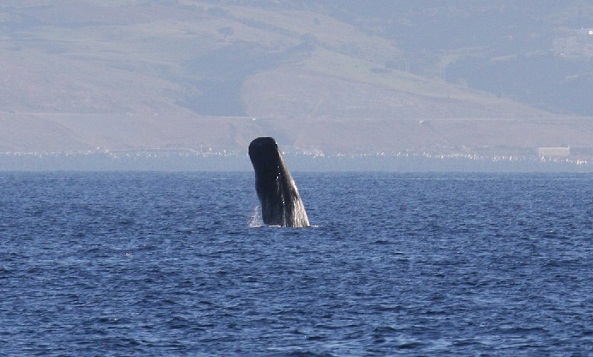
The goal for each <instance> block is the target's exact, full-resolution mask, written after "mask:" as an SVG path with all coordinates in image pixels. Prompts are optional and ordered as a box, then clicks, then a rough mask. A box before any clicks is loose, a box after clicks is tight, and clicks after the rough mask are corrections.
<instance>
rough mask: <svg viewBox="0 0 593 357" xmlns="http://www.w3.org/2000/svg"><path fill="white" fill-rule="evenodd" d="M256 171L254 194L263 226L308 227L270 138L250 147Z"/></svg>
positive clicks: (292, 186) (302, 210)
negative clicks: (258, 203) (259, 207)
mask: <svg viewBox="0 0 593 357" xmlns="http://www.w3.org/2000/svg"><path fill="white" fill-rule="evenodd" d="M249 158H250V159H251V163H252V164H253V169H254V170H255V191H256V192H257V197H258V198H259V201H260V204H261V210H262V218H263V221H264V223H265V224H268V225H276V226H281V227H308V226H309V225H310V224H309V218H308V217H307V212H306V211H305V206H304V205H303V201H302V200H301V197H300V195H299V191H298V189H297V187H296V184H295V183H294V180H293V179H292V176H291V175H290V172H289V171H288V168H287V167H286V165H285V164H284V160H283V159H282V155H281V154H280V152H279V151H278V145H277V144H276V141H275V140H274V139H273V138H270V137H260V138H257V139H254V140H253V141H252V142H251V144H249Z"/></svg>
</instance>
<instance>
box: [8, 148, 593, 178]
mask: <svg viewBox="0 0 593 357" xmlns="http://www.w3.org/2000/svg"><path fill="white" fill-rule="evenodd" d="M284 157H285V160H286V162H287V164H288V166H289V167H290V169H291V171H313V172H339V171H377V172H378V171H388V172H575V173H578V172H593V162H591V161H584V160H578V159H574V158H570V157H567V158H552V159H550V158H540V157H537V156H523V157H520V156H498V157H496V156H494V157H487V156H475V155H466V156H464V155H453V154H451V155H435V154H405V155H359V156H346V155H344V156H312V155H304V154H291V153H286V154H284ZM251 170H252V168H251V164H250V162H249V159H248V157H247V153H245V154H240V153H229V154H201V153H195V152H194V153H190V152H186V151H141V150H139V151H114V152H89V153H0V172H7V171H163V172H167V171H171V172H174V171H251Z"/></svg>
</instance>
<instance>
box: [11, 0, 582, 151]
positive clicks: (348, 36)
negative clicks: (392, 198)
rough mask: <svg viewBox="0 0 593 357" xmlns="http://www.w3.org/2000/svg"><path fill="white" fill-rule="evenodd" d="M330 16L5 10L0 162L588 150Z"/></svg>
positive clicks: (27, 4)
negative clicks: (263, 142)
mask: <svg viewBox="0 0 593 357" xmlns="http://www.w3.org/2000/svg"><path fill="white" fill-rule="evenodd" d="M329 3H330V2H325V3H324V2H315V1H302V2H299V1H297V2H291V3H286V4H283V3H278V4H279V5H278V4H277V3H275V2H270V1H247V2H245V1H226V2H225V1H223V2H220V1H216V2H212V1H190V0H187V1H153V2H145V1H127V2H126V3H125V4H122V2H120V1H99V0H86V1H85V0H59V1H32V0H22V1H21V0H19V1H16V0H6V1H3V3H2V4H0V21H1V27H0V28H1V31H2V32H1V37H0V39H1V41H0V51H1V52H0V53H1V56H0V150H1V151H20V152H29V151H40V152H43V151H51V152H53V151H63V152H72V151H88V150H105V149H109V150H118V149H142V148H168V149H170V148H180V149H192V150H195V151H197V152H206V153H209V152H240V153H242V152H244V150H245V147H246V144H247V143H248V142H249V140H250V139H251V138H253V137H255V136H258V135H274V136H275V137H277V138H278V139H279V141H281V142H282V144H283V145H284V146H285V147H287V148H288V149H289V150H299V151H302V152H309V153H319V152H324V153H331V154H353V153H354V154H373V153H377V152H388V153H395V152H400V151H418V152H421V151H432V152H456V151H468V150H470V151H471V150H472V148H476V147H482V146H488V147H496V146H505V147H507V146H508V147H518V148H531V147H537V146H546V145H548V146H554V145H564V144H570V145H579V146H585V145H588V144H587V143H586V139H585V138H587V137H591V134H592V133H593V132H591V128H590V127H589V126H588V125H585V124H584V123H586V122H583V121H582V119H581V118H577V117H571V116H567V115H563V116H559V115H557V114H553V113H551V112H548V111H546V110H543V109H536V108H534V107H531V106H529V105H526V104H522V103H519V102H517V101H513V100H511V99H508V98H504V97H502V96H497V95H493V94H490V93H487V92H485V91H480V90H476V89H472V88H469V87H468V86H467V85H466V84H455V83H449V82H446V81H445V80H444V79H443V78H439V77H435V76H433V75H431V74H430V72H431V71H426V72H425V73H421V72H417V73H413V72H412V71H411V70H410V68H409V67H410V66H408V65H407V64H409V63H410V55H411V52H409V50H404V49H402V47H401V46H400V43H399V41H398V40H397V39H395V38H394V36H392V34H391V35H389V36H388V35H385V34H381V31H369V30H368V29H369V20H368V19H369V18H365V19H366V20H365V22H364V24H363V25H359V24H360V21H361V20H360V19H361V18H360V17H359V18H357V19H358V20H357V19H353V18H352V16H350V17H348V16H346V17H347V18H346V19H344V18H342V17H340V16H338V15H336V13H334V12H332V9H329V8H328V7H327V4H329ZM439 8H440V7H439ZM379 20H380V19H379ZM379 20H377V21H379ZM357 24H358V25H357ZM375 25H376V26H375V27H377V26H380V25H381V26H388V25H389V23H387V22H378V23H376V24H375ZM385 28H386V27H385ZM417 58H420V57H417ZM419 62H420V61H419ZM412 63H414V62H413V61H412ZM400 64H405V65H400ZM451 68H453V67H451ZM456 81H457V82H460V81H458V80H456ZM550 123H553V127H554V128H556V129H555V130H554V131H553V132H548V131H549V129H550ZM521 130H529V135H526V133H521Z"/></svg>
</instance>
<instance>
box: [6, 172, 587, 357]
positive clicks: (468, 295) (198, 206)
mask: <svg viewBox="0 0 593 357" xmlns="http://www.w3.org/2000/svg"><path fill="white" fill-rule="evenodd" d="M293 175H294V178H295V180H296V182H297V185H298V186H299V189H300V192H301V195H302V198H303V201H304V203H305V206H306V207H307V211H308V214H309V218H310V220H311V222H312V224H314V225H315V226H314V227H312V228H304V229H290V228H274V227H261V226H257V224H254V223H257V222H256V221H257V220H256V219H254V218H253V216H254V212H255V211H256V210H255V208H256V206H257V198H256V195H255V190H254V188H253V174H252V173H250V172H246V173H209V174H204V173H195V174H194V173H191V174H190V173H187V174H180V173H171V174H164V173H0V184H1V185H0V187H1V188H0V190H1V196H0V244H1V246H0V355H2V356H35V355H38V356H58V355H59V356H216V355H224V356H233V355H236V356H247V355H256V356H362V355H364V356H384V355H398V354H401V355H430V356H438V355H443V356H453V355H491V356H501V355H502V356H504V355H508V356H544V355H573V356H581V355H591V354H593V175H569V174H561V175H551V174H546V175H544V174H540V175H536V174H523V175H512V174H501V175H496V174H473V175H472V174H325V173H306V174H304V173H301V174H299V173H298V172H297V173H293Z"/></svg>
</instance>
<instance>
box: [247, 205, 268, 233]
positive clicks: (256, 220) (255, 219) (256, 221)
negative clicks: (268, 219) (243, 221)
mask: <svg viewBox="0 0 593 357" xmlns="http://www.w3.org/2000/svg"><path fill="white" fill-rule="evenodd" d="M260 212H261V208H259V206H255V207H254V208H253V214H252V215H251V221H250V222H249V227H252V228H253V227H263V226H264V221H263V220H262V218H261V213H260Z"/></svg>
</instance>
